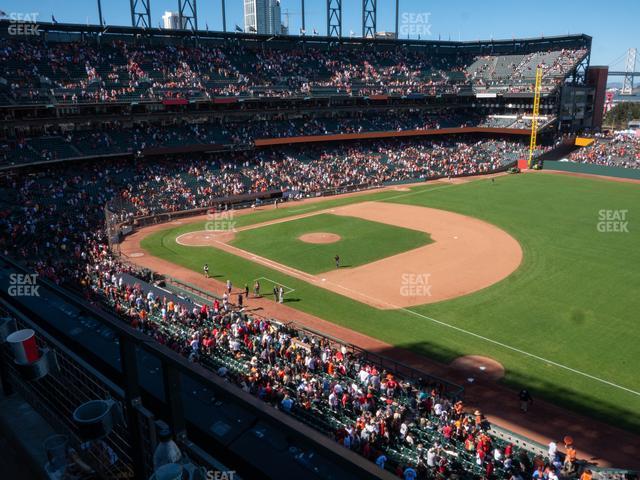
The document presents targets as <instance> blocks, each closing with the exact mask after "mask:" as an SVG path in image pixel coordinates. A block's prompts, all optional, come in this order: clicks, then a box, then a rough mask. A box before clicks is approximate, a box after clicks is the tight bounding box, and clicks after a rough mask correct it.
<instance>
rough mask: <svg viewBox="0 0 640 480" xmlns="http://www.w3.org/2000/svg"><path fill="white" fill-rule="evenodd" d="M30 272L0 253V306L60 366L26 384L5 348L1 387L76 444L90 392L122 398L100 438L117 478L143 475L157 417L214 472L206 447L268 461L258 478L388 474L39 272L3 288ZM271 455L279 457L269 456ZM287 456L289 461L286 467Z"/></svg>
mask: <svg viewBox="0 0 640 480" xmlns="http://www.w3.org/2000/svg"><path fill="white" fill-rule="evenodd" d="M29 273H31V272H28V271H27V270H26V269H24V268H23V267H22V266H20V265H18V264H17V263H15V262H14V261H12V260H11V259H9V258H6V257H4V256H0V314H4V315H9V316H11V317H13V318H15V319H16V320H17V322H18V325H19V326H21V327H27V328H30V329H32V330H34V332H36V338H37V339H38V342H39V343H40V345H42V346H44V345H46V346H48V347H49V348H51V349H52V350H55V352H56V355H57V357H58V359H59V363H60V366H61V370H60V373H56V374H51V375H50V376H48V377H45V378H43V379H41V380H39V381H37V382H36V383H34V382H26V381H24V380H22V378H21V377H20V376H19V375H17V374H16V372H15V370H14V369H13V367H12V364H13V362H12V358H10V357H9V356H8V354H7V353H6V351H3V352H2V355H0V370H1V372H2V375H0V378H2V380H3V382H4V384H3V389H4V391H5V392H6V391H7V390H6V388H7V386H8V389H9V390H11V389H12V388H15V390H17V391H19V392H20V393H23V394H24V396H25V399H26V400H27V401H28V402H29V403H31V404H32V405H33V406H34V408H35V409H36V410H37V411H39V412H41V413H43V416H44V417H45V418H47V419H49V420H50V421H51V422H52V425H53V426H55V427H56V428H58V429H59V431H61V432H63V433H65V434H67V435H69V437H70V438H71V439H72V443H73V444H74V445H78V444H80V440H81V439H80V438H79V436H78V435H77V430H76V429H75V426H74V424H73V422H72V421H71V412H73V411H74V409H75V408H76V407H77V406H78V405H79V404H80V403H84V402H86V401H88V400H92V399H113V400H115V401H117V402H118V403H119V404H121V405H122V409H123V413H124V415H123V417H124V421H123V422H122V423H119V425H118V426H117V427H116V428H115V429H114V431H113V432H112V433H111V434H110V435H109V436H108V437H106V438H105V439H104V442H105V443H106V444H107V445H108V446H109V447H110V448H111V449H112V450H113V451H114V452H115V453H116V454H117V457H118V462H117V468H118V470H117V472H115V473H116V474H118V475H120V474H122V478H136V479H145V478H149V476H150V474H151V473H152V472H151V469H150V467H151V463H150V461H151V458H152V455H153V451H154V447H155V433H154V426H153V422H154V420H155V416H156V415H157V416H158V417H159V418H163V419H166V421H167V423H169V424H170V426H171V427H172V429H173V431H174V433H175V437H176V440H177V442H178V444H179V445H180V447H181V449H182V450H183V452H185V453H187V455H188V456H189V458H191V459H192V460H195V462H194V463H196V466H198V465H199V466H201V467H203V468H204V469H205V470H207V471H219V470H220V466H221V462H219V461H217V460H216V459H215V458H214V457H213V456H212V455H211V453H209V452H212V453H213V452H215V455H216V456H217V455H218V454H220V455H222V454H224V455H225V462H224V463H225V465H226V464H228V463H230V462H233V463H234V466H235V465H239V466H241V467H242V468H244V469H246V471H248V472H249V474H250V475H254V476H255V475H259V476H261V477H263V476H265V474H264V471H265V470H268V469H271V474H266V476H267V477H272V476H274V475H273V473H274V472H281V471H282V468H290V469H291V471H297V472H298V473H297V474H298V475H301V474H302V472H307V473H308V475H309V478H326V477H327V476H331V475H324V474H322V475H321V474H319V473H318V472H325V473H326V472H327V471H328V470H329V471H330V473H331V474H332V475H334V476H335V475H338V476H340V477H343V478H346V479H356V478H388V479H391V478H393V477H392V476H391V475H390V474H388V473H387V472H384V471H382V470H380V469H379V468H377V467H376V466H375V465H374V464H373V463H371V462H369V461H367V460H366V459H364V458H363V457H361V456H359V455H357V454H356V453H354V452H351V451H349V450H346V449H344V448H342V447H341V446H340V445H338V444H337V443H335V442H333V441H332V440H331V439H329V438H327V437H326V436H324V435H322V434H320V433H318V432H316V431H315V430H313V429H311V428H309V427H307V426H306V425H303V424H301V423H300V422H298V421H297V420H295V419H293V418H292V417H290V416H288V415H286V414H284V413H282V412H279V411H278V410H276V409H274V408H272V407H271V406H269V405H267V404H264V403H263V402H262V401H260V400H259V399H256V398H254V397H253V396H251V395H249V394H247V393H245V392H243V391H242V390H241V389H239V388H238V387H235V386H233V385H230V384H228V383H227V382H225V381H224V380H223V379H221V378H219V377H217V376H216V375H215V374H213V373H212V372H211V371H209V370H208V369H206V368H204V367H202V366H200V365H197V364H193V363H191V362H189V361H188V360H187V359H186V358H183V357H181V356H180V355H178V354H177V353H176V352H174V351H172V350H170V349H169V348H168V347H166V346H164V345H161V344H159V343H157V342H155V341H152V340H151V339H150V338H149V337H148V336H147V335H144V334H142V333H140V332H137V331H136V330H134V329H132V328H130V327H129V326H128V325H127V324H126V323H124V322H122V321H121V320H119V319H117V318H116V317H114V316H112V315H111V314H109V313H105V311H102V310H100V309H98V308H96V307H95V306H94V305H92V304H89V303H87V302H86V301H84V300H82V299H80V298H78V297H76V296H75V294H73V293H70V292H68V291H66V290H64V289H62V288H60V287H58V286H56V285H54V284H52V283H50V282H49V281H47V280H43V279H41V278H38V280H37V282H38V286H39V290H38V295H37V296H31V297H20V296H13V295H11V294H10V293H9V292H10V291H11V290H10V289H9V286H10V285H12V283H11V282H12V278H15V277H14V275H16V274H19V275H27V274H29ZM2 349H3V350H6V346H3V347H2ZM5 384H6V385H5ZM264 432H270V433H268V434H267V433H264ZM276 437H277V438H276ZM237 442H242V444H243V445H245V447H243V448H240V450H239V452H238V450H234V448H235V447H234V443H237ZM282 442H284V444H282ZM79 448H81V446H80V447H79ZM294 450H295V452H294ZM78 451H81V450H78ZM242 452H245V454H244V455H243V453H242ZM278 455H280V456H281V458H276V457H277V456H278ZM285 461H286V462H290V464H287V465H285V464H284V463H283V462H285ZM102 462H104V461H102ZM106 462H107V463H100V462H93V463H91V465H92V466H94V465H95V467H94V468H96V469H97V470H98V471H103V472H105V473H103V474H102V475H101V478H116V476H114V475H113V472H112V471H110V470H109V468H111V469H113V468H115V467H114V465H113V462H110V461H108V460H107V461H106ZM252 462H253V463H252ZM100 469H102V470H100ZM241 474H242V472H241ZM118 478H120V477H118ZM250 478H255V477H250Z"/></svg>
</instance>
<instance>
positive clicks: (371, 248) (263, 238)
mask: <svg viewBox="0 0 640 480" xmlns="http://www.w3.org/2000/svg"><path fill="white" fill-rule="evenodd" d="M314 232H324V233H334V234H336V235H339V236H340V240H339V241H337V242H334V243H327V244H312V243H306V242H303V241H302V240H300V239H299V238H298V237H300V236H301V235H303V234H305V233H314ZM428 243H431V238H430V237H429V235H428V234H426V233H424V232H419V231H417V230H410V229H408V228H400V227H394V226H392V225H386V224H384V223H378V222H371V221H369V220H364V219H362V218H356V217H346V216H341V215H332V214H330V213H320V214H317V215H313V216H311V217H304V218H298V219H295V220H291V221H289V222H283V223H274V224H272V225H267V226H264V227H261V228H256V229H251V230H243V231H240V232H238V233H237V234H236V237H235V239H234V240H233V241H232V242H231V244H232V245H233V246H235V247H238V248H241V249H243V250H247V251H249V252H252V253H255V254H257V255H260V256H261V257H266V258H269V259H271V260H275V261H276V262H278V263H282V264H284V265H288V266H290V267H293V268H296V269H298V270H302V271H303V272H307V273H311V274H317V273H322V272H326V271H328V270H331V269H334V268H335V262H334V257H335V255H339V256H340V260H341V267H342V268H348V267H357V266H359V265H365V264H367V263H371V262H374V261H376V260H380V259H382V258H385V257H389V256H391V255H396V254H398V253H402V252H406V251H407V250H412V249H414V248H418V247H421V246H423V245H426V244H428ZM363 247H366V248H363Z"/></svg>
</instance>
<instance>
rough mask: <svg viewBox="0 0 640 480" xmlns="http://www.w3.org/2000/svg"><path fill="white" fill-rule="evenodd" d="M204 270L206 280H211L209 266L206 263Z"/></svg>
mask: <svg viewBox="0 0 640 480" xmlns="http://www.w3.org/2000/svg"><path fill="white" fill-rule="evenodd" d="M202 270H203V271H204V278H209V264H208V263H205V264H204V267H202Z"/></svg>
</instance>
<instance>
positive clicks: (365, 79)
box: [0, 38, 585, 103]
mask: <svg viewBox="0 0 640 480" xmlns="http://www.w3.org/2000/svg"><path fill="white" fill-rule="evenodd" d="M584 53H585V51H584V50H582V49H564V50H555V51H549V52H547V51H540V52H535V53H532V54H529V55H521V56H520V57H522V58H521V61H520V62H519V63H518V64H517V65H513V66H512V67H510V64H508V62H507V60H505V59H506V58H508V56H499V55H493V56H488V57H474V56H472V55H463V54H435V53H433V52H428V53H427V52H425V51H420V50H415V49H409V48H406V47H396V48H388V47H385V48H383V47H380V48H363V47H358V48H355V47H347V46H329V47H314V46H308V45H307V46H305V47H304V48H301V47H299V46H295V47H289V48H283V47H277V46H273V45H267V44H264V45H260V46H256V47H249V46H246V45H244V44H242V43H240V42H238V41H228V42H226V43H224V44H208V45H207V44H201V45H198V46H189V47H186V46H171V45H162V46H151V45H146V44H144V43H138V44H136V45H132V44H130V43H127V42H125V41H122V40H112V41H106V40H102V41H101V44H97V43H89V42H67V43H56V42H46V43H45V42H43V41H41V40H39V39H38V38H28V39H20V40H13V41H10V42H6V43H5V44H4V45H3V47H2V48H0V66H2V71H3V72H4V73H3V77H4V78H5V80H6V88H5V90H4V91H3V95H2V96H1V97H0V101H5V102H7V101H9V102H13V103H32V102H42V101H43V100H45V99H46V101H47V103H55V102H58V103H83V102H90V103H94V102H113V101H144V100H155V101H159V100H166V99H176V98H182V99H184V98H189V99H208V98H213V97H220V96H251V97H264V96H268V97H287V96H294V95H313V94H343V95H365V96H366V95H380V94H395V95H412V94H422V95H440V94H456V93H459V92H460V91H461V90H463V89H470V88H486V87H487V86H489V87H490V86H495V85H505V86H507V87H509V88H510V89H511V90H513V91H530V90H531V85H532V76H531V69H532V68H533V69H534V70H535V66H536V65H540V66H542V67H543V68H544V70H545V88H546V89H547V91H550V90H552V89H553V88H555V86H556V85H557V84H558V82H559V79H560V78H562V77H563V76H564V75H566V74H567V73H568V72H569V71H570V70H571V68H573V66H575V64H576V63H577V62H578V61H579V60H580V59H581V58H582V57H583V56H584ZM496 65H501V66H502V68H496ZM507 67H509V68H507Z"/></svg>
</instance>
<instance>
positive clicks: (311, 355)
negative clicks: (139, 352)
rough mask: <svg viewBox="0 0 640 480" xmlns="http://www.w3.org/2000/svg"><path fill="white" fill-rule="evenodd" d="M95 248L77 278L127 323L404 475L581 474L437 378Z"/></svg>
mask: <svg viewBox="0 0 640 480" xmlns="http://www.w3.org/2000/svg"><path fill="white" fill-rule="evenodd" d="M93 254H94V255H96V258H95V260H96V262H95V263H94V266H93V267H92V268H89V269H88V270H87V272H86V274H85V276H84V278H83V282H84V283H85V284H86V285H90V286H91V290H92V293H93V294H95V295H97V296H98V297H99V298H101V299H102V300H103V301H105V302H106V303H107V304H108V305H110V307H111V308H112V309H114V310H115V311H116V312H117V314H118V315H119V316H120V317H121V318H122V319H123V320H124V321H126V322H127V323H129V324H130V325H131V326H132V327H134V328H136V329H138V330H139V331H141V332H143V333H145V334H147V335H149V336H151V337H152V338H154V339H155V340H156V341H157V342H159V343H161V344H164V345H166V346H168V347H169V348H171V349H173V350H174V351H176V352H178V353H180V354H181V355H183V356H185V357H187V358H188V359H189V360H190V361H192V362H198V363H200V364H202V365H204V366H206V367H209V368H211V369H212V370H214V371H215V372H217V374H218V375H219V376H221V377H223V378H224V379H226V380H227V381H229V382H231V383H233V384H235V385H237V386H238V387H240V388H241V389H242V390H244V391H245V392H247V393H250V394H252V395H255V396H257V397H258V398H260V399H261V400H263V401H265V402H267V403H270V404H271V405H273V406H274V407H275V408H278V409H280V410H281V411H283V412H285V413H287V414H290V415H293V416H295V417H296V418H298V419H299V420H301V421H302V422H304V423H307V424H309V425H311V426H312V427H314V428H316V429H318V430H320V431H321V432H323V433H325V434H327V435H329V436H331V437H332V438H333V439H334V440H335V441H336V442H338V443H339V444H340V445H342V446H343V447H344V448H348V449H350V450H352V451H354V452H357V453H359V454H361V455H363V456H364V457H366V458H368V459H369V460H371V461H372V462H375V463H376V464H377V465H378V466H379V467H380V468H383V469H385V468H386V469H387V470H390V471H392V472H394V473H396V474H397V475H398V476H399V477H401V478H405V479H428V478H504V479H507V478H509V479H514V480H516V479H524V478H532V476H533V477H534V478H535V475H534V472H536V471H537V470H539V472H538V473H539V474H541V473H544V475H545V478H550V479H553V478H556V479H557V478H558V476H557V474H559V473H561V472H562V473H564V474H565V475H566V478H570V477H571V475H570V474H571V473H575V472H576V471H577V465H576V458H575V456H572V455H567V457H566V458H563V457H562V456H561V455H560V454H559V452H558V450H557V449H556V448H555V445H553V446H551V447H550V450H549V455H548V457H547V458H542V457H537V458H534V456H533V455H532V454H530V453H528V452H526V451H525V450H522V449H520V448H518V447H515V446H514V445H513V444H510V443H508V442H505V441H502V440H500V439H499V438H498V437H496V436H495V435H494V434H493V432H492V430H491V425H490V424H489V422H488V421H487V420H486V418H485V417H484V416H483V415H482V412H480V411H473V410H472V411H469V409H468V407H467V408H465V407H466V406H465V405H464V404H463V402H462V401H461V400H458V399H457V398H455V397H454V396H453V393H452V392H451V391H450V390H447V388H446V386H445V385H443V384H442V383H440V382H437V381H433V380H425V379H421V378H416V379H408V378H403V377H401V376H397V375H396V374H395V373H394V372H392V371H388V370H385V369H384V367H381V366H380V365H379V364H377V363H373V362H371V361H368V360H366V359H365V358H364V357H363V356H361V355H360V354H359V353H358V352H357V351H352V350H349V349H347V348H346V346H344V345H341V344H336V343H332V342H331V341H329V340H328V339H326V338H323V337H320V336H318V335H315V334H310V333H309V332H304V331H299V330H296V329H293V328H290V327H288V326H285V325H282V324H280V323H278V322H276V321H274V320H268V319H265V318H260V317H255V316H251V315H248V314H246V313H244V312H243V310H242V309H240V308H239V307H238V306H237V305H234V304H233V299H230V297H229V296H227V294H225V296H223V297H222V298H221V299H220V300H215V301H213V302H212V303H211V304H206V303H201V304H196V303H192V302H189V301H183V300H181V299H177V298H176V297H174V296H172V295H170V294H166V292H164V291H160V290H155V291H154V289H153V288H151V287H150V285H149V284H148V283H146V282H143V281H139V282H135V283H130V282H127V281H123V277H122V276H121V275H120V267H119V266H118V265H117V264H114V263H113V261H111V260H110V259H109V256H108V253H107V251H106V249H105V248H102V249H96V250H94V252H93ZM238 291H239V292H240V293H239V295H243V294H244V293H245V291H244V290H241V289H239V290H238ZM246 301H249V302H250V301H251V300H250V299H248V300H246ZM246 301H245V302H246ZM568 452H569V453H570V452H571V449H569V450H568ZM554 475H555V476H554ZM540 478H542V477H540Z"/></svg>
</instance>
